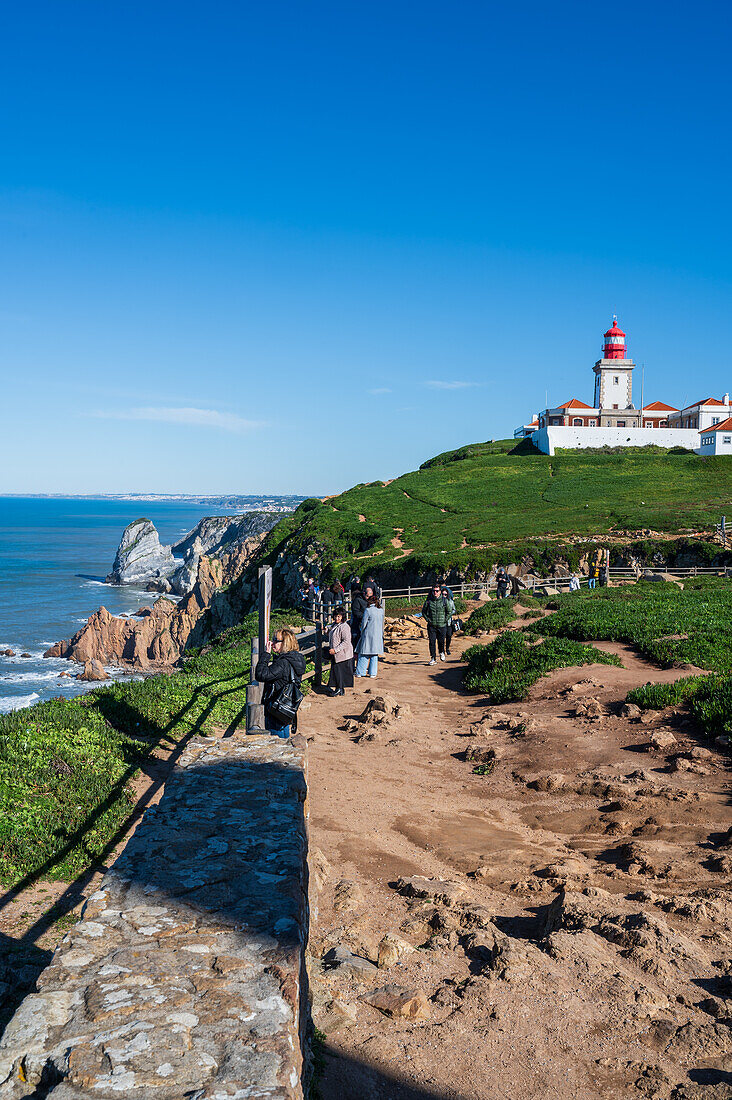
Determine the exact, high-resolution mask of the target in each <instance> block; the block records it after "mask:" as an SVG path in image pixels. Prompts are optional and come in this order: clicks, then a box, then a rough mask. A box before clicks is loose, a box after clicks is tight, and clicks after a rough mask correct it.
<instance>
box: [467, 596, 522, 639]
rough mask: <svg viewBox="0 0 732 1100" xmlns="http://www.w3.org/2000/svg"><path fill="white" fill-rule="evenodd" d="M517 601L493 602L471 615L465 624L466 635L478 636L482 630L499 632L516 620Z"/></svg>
mask: <svg viewBox="0 0 732 1100" xmlns="http://www.w3.org/2000/svg"><path fill="white" fill-rule="evenodd" d="M515 606H516V600H513V599H505V600H491V601H490V602H489V603H484V604H482V605H481V606H480V607H476V609H475V610H474V611H473V612H472V613H471V615H470V617H469V618H468V621H467V622H466V624H465V633H466V634H469V635H475V634H478V633H479V632H480V631H482V630H498V629H500V627H502V626H506V624H507V623H510V622H511V621H512V620H513V619H515V618H516V612H515V610H514V608H515Z"/></svg>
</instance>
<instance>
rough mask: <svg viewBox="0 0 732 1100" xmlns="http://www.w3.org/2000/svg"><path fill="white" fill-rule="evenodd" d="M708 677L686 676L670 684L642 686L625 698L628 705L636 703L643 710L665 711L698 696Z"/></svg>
mask: <svg viewBox="0 0 732 1100" xmlns="http://www.w3.org/2000/svg"><path fill="white" fill-rule="evenodd" d="M706 679H707V677H706V676H686V677H685V678H684V679H683V680H673V681H672V682H671V683H669V684H642V685H641V686H640V687H637V688H632V689H631V690H630V691H629V692H628V694H627V695H626V697H625V700H626V702H627V703H635V704H636V706H638V707H642V709H643V710H663V708H664V707H678V706H681V705H682V704H684V703H686V702H688V700H689V699H691V698H692V696H694V695H696V693H697V692H698V691H699V688H700V686H701V685H702V684H703V683H704V682H705V681H706Z"/></svg>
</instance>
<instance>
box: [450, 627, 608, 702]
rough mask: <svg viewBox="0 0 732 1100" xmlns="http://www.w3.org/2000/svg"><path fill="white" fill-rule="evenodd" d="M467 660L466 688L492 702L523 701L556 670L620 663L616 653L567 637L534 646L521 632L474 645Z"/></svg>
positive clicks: (467, 651)
mask: <svg viewBox="0 0 732 1100" xmlns="http://www.w3.org/2000/svg"><path fill="white" fill-rule="evenodd" d="M464 658H465V660H466V661H467V662H468V667H467V669H466V671H465V686H466V687H467V688H468V690H469V691H480V692H483V693H484V694H486V695H488V696H490V699H491V702H493V703H508V702H512V701H513V700H517V699H524V698H525V697H526V693H527V692H528V690H529V688H530V687H531V686H532V685H533V684H535V683H536V681H537V680H538V679H539V678H540V677H541V676H544V675H546V673H547V672H551V671H552V669H555V668H565V667H569V666H574V665H588V664H604V665H619V664H620V661H619V659H618V658H617V657H616V656H614V654H608V653H602V652H601V651H600V650H599V649H595V648H594V646H589V645H580V644H579V643H578V642H572V641H568V640H566V639H564V638H547V639H546V641H543V642H540V643H539V644H538V645H531V644H530V642H529V639H528V638H527V636H526V635H525V634H523V633H520V632H518V631H510V632H507V633H504V634H500V635H499V636H498V637H497V638H496V639H495V640H494V641H493V642H490V643H489V644H488V645H475V646H471V647H470V649H468V650H466V651H465V654H464Z"/></svg>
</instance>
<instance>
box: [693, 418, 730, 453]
mask: <svg viewBox="0 0 732 1100" xmlns="http://www.w3.org/2000/svg"><path fill="white" fill-rule="evenodd" d="M699 435H700V437H701V440H700V443H699V446H698V448H697V454H700V455H732V417H728V418H727V419H726V420H722V421H720V422H719V423H718V424H714V425H713V426H712V427H709V428H702V429H701V430H700V432H699Z"/></svg>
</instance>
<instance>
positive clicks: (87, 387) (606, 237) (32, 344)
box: [0, 0, 732, 493]
mask: <svg viewBox="0 0 732 1100" xmlns="http://www.w3.org/2000/svg"><path fill="white" fill-rule="evenodd" d="M731 24H732V13H731V10H730V7H729V5H725V4H722V3H719V2H716V3H709V2H705V0H702V2H700V3H696V4H693V5H692V4H688V3H686V2H684V3H679V2H677V0H671V2H668V0H666V2H664V3H660V2H658V3H642V2H641V3H638V2H637V0H636V2H634V3H632V4H630V3H615V4H612V5H609V4H588V3H586V0H584V2H582V3H579V2H577V3H575V2H565V3H560V4H552V5H549V4H546V3H536V2H534V0H529V2H526V3H523V4H505V3H501V4H498V3H491V2H489V0H482V2H459V0H458V2H457V3H452V4H448V3H445V2H444V0H442V2H439V3H437V2H434V0H420V2H416V0H415V2H410V3H407V2H403V0H389V2H381V0H376V2H373V0H372V2H370V3H368V4H350V3H344V2H343V0H338V2H336V0H333V2H332V3H330V2H323V0H308V2H305V0H301V2H299V3H294V2H293V3H284V2H280V0H267V2H266V3H261V2H257V3H253V2H250V0H237V2H233V0H232V2H221V0H218V2H217V0H209V2H208V3H206V4H201V3H195V4H193V3H190V2H187V0H176V2H175V3H173V2H165V0H155V2H152V3H150V2H149V0H148V2H146V3H141V2H138V0H125V2H124V3H121V2H116V0H105V2H104V3H100V2H98V0H68V2H66V3H58V2H57V0H53V2H46V3H41V2H37V3H34V2H33V0H29V2H28V3H27V4H25V5H20V4H15V5H9V6H7V7H6V9H5V11H4V16H3V27H2V35H1V36H0V85H1V87H2V102H3V106H4V109H3V112H2V116H1V117H0V234H1V235H0V241H1V244H2V247H1V250H0V334H1V335H0V356H1V367H2V390H1V392H0V437H1V440H2V447H1V449H0V455H1V456H2V461H0V492H2V491H5V492H24V491H29V492H44V491H48V492H86V491H92V492H93V491H102V492H116V491H122V490H133V491H147V490H156V491H163V492H165V491H168V492H176V491H190V492H208V491H210V492H218V491H240V492H242V493H251V492H266V491H278V492H288V491H292V492H303V493H311V492H316V493H326V492H333V491H335V490H337V489H339V488H346V487H347V486H349V485H350V484H353V483H355V482H358V481H363V480H372V479H375V478H385V477H392V476H394V475H396V474H399V473H401V472H403V471H404V470H407V469H411V468H414V467H415V466H416V465H418V464H419V463H420V462H421V461H423V460H424V459H426V458H428V457H429V456H430V455H433V454H436V453H438V452H439V451H443V450H445V449H447V448H450V447H455V446H459V445H461V444H463V443H465V442H469V441H474V440H483V439H488V438H499V437H505V436H507V435H511V434H512V431H513V428H514V426H515V425H516V424H517V423H520V422H522V421H523V420H524V418H525V417H526V415H527V414H529V413H531V412H533V411H536V410H537V409H538V408H539V407H540V406H541V405H543V402H544V393H545V390H547V391H548V396H549V401H550V403H552V404H555V403H557V402H559V401H562V400H565V399H567V398H569V397H571V396H574V395H576V396H578V397H580V398H582V399H583V400H590V399H591V394H592V373H591V366H592V363H593V362H594V360H595V359H596V358H597V356H598V353H599V347H600V338H601V335H602V332H603V331H604V329H605V328H606V327H607V325H608V324H609V323H610V318H611V314H612V312H613V311H617V313H618V314H619V317H620V323H621V325H622V326H623V327H624V328H625V329H626V331H627V332H628V334H629V347H630V353H631V354H632V355H633V357H634V358H635V359H636V360H637V361H638V362H641V361H643V362H645V367H646V391H645V393H646V398H647V400H653V399H655V398H661V399H663V400H666V401H668V402H670V403H672V404H677V403H684V402H686V401H689V400H692V399H696V398H700V397H704V396H708V395H719V394H721V393H722V392H724V391H725V390H730V389H732V371H731V370H730V366H731V364H730V354H729V341H730V320H731V317H730V257H731V256H732V240H731V239H730V237H731V233H730V227H731V218H730V178H731V176H732V173H731V171H730V167H731V166H730V159H731V153H730V148H731V143H730V123H729V115H730V65H729V52H730V42H731V41H732V36H731V33H730V32H731V31H732V25H731Z"/></svg>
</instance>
